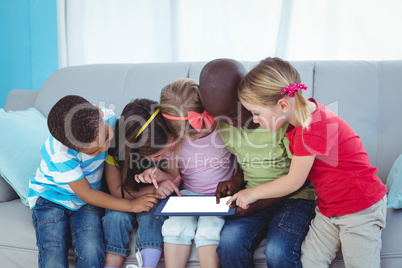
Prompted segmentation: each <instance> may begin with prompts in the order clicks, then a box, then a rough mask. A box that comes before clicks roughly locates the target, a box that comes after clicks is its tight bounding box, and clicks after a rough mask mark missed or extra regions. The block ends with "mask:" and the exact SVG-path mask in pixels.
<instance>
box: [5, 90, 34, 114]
mask: <svg viewBox="0 0 402 268" xmlns="http://www.w3.org/2000/svg"><path fill="white" fill-rule="evenodd" d="M39 92H40V90H26V89H13V90H11V91H10V93H8V96H7V100H6V106H5V108H4V110H5V111H10V110H12V111H22V110H26V109H28V108H30V107H33V106H34V103H35V100H36V97H37V96H38V94H39Z"/></svg>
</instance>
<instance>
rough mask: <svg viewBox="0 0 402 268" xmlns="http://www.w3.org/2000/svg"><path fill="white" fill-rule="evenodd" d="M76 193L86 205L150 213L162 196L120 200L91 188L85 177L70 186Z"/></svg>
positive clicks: (150, 195)
mask: <svg viewBox="0 0 402 268" xmlns="http://www.w3.org/2000/svg"><path fill="white" fill-rule="evenodd" d="M68 185H69V186H70V187H71V189H72V190H73V191H74V193H75V194H76V195H77V196H78V197H79V198H80V199H81V200H82V201H84V202H85V203H88V204H91V205H94V206H98V207H102V208H108V209H112V210H118V211H126V212H135V213H138V212H141V211H150V210H151V209H152V208H153V206H154V205H155V204H156V202H157V201H158V198H160V196H158V195H156V194H146V195H143V196H141V197H139V198H137V199H135V200H129V199H124V198H118V197H115V196H112V195H110V194H107V193H104V192H101V191H98V190H95V189H92V188H91V185H90V184H89V182H88V180H87V179H86V178H85V177H84V178H82V179H80V180H78V181H75V182H70V183H69V184H68Z"/></svg>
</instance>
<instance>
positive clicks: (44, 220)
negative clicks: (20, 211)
mask: <svg viewBox="0 0 402 268" xmlns="http://www.w3.org/2000/svg"><path fill="white" fill-rule="evenodd" d="M32 215H33V217H34V224H35V226H36V227H40V226H41V225H44V224H48V223H56V222H58V221H60V219H61V218H63V217H64V215H65V212H64V208H63V207H62V206H60V205H58V204H56V203H53V202H51V201H48V200H46V199H44V198H40V199H38V202H37V203H36V205H35V207H34V209H33V212H32Z"/></svg>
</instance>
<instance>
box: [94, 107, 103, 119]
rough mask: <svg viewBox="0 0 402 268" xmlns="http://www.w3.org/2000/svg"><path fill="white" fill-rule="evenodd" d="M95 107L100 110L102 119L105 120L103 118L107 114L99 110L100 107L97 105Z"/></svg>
mask: <svg viewBox="0 0 402 268" xmlns="http://www.w3.org/2000/svg"><path fill="white" fill-rule="evenodd" d="M95 107H96V109H98V111H99V113H100V115H101V117H102V118H103V117H104V116H105V114H104V113H103V111H102V110H101V108H99V106H98V105H95Z"/></svg>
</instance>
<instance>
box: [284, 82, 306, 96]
mask: <svg viewBox="0 0 402 268" xmlns="http://www.w3.org/2000/svg"><path fill="white" fill-rule="evenodd" d="M300 89H304V90H307V86H306V85H305V84H291V85H290V86H287V87H285V88H284V89H283V90H282V93H281V94H282V95H283V94H285V93H286V92H287V93H288V95H289V97H290V98H293V97H294V96H295V91H299V90H300Z"/></svg>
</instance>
